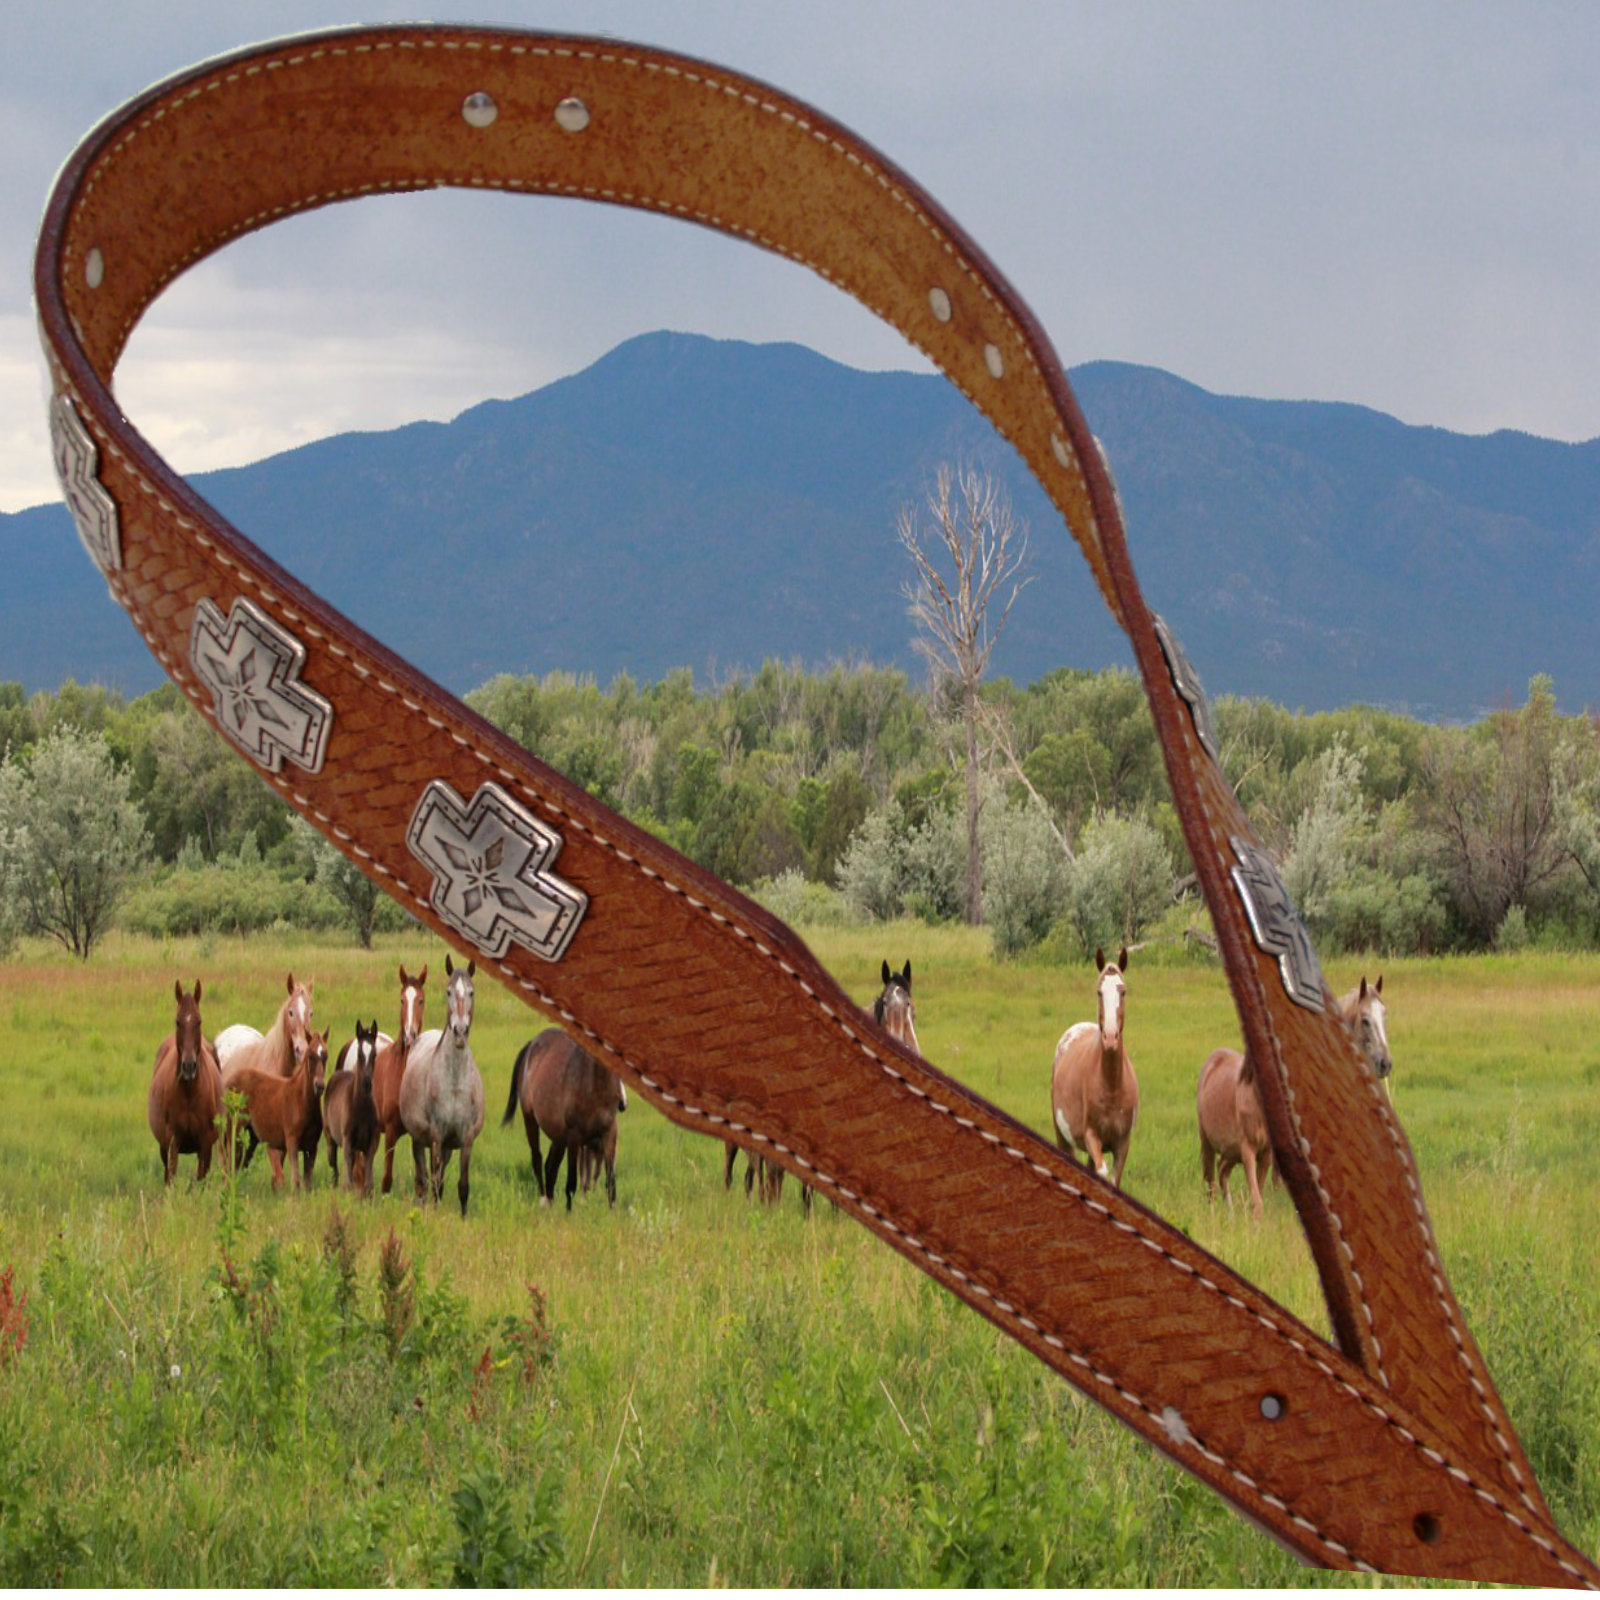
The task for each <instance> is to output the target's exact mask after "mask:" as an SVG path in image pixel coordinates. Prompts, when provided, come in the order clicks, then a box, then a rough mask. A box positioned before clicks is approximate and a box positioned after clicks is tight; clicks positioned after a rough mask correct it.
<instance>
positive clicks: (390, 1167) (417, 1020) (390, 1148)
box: [372, 963, 428, 1194]
mask: <svg viewBox="0 0 1600 1600" xmlns="http://www.w3.org/2000/svg"><path fill="white" fill-rule="evenodd" d="M399 970H400V1032H399V1034H398V1035H397V1036H396V1037H395V1038H393V1039H390V1038H389V1037H388V1036H387V1035H385V1034H381V1033H380V1034H379V1035H378V1051H377V1060H376V1063H375V1064H374V1066H373V1071H372V1104H373V1107H374V1109H375V1110H376V1112H377V1116H378V1131H379V1132H380V1133H381V1134H382V1135H383V1141H384V1150H383V1192H384V1193H385V1194H388V1192H389V1190H390V1189H391V1188H392V1187H393V1186H394V1147H395V1146H396V1145H397V1144H398V1143H399V1142H400V1135H401V1134H403V1133H404V1132H405V1131H406V1129H405V1124H404V1123H403V1122H402V1121H401V1120H400V1085H401V1083H402V1081H403V1080H404V1078H405V1075H406V1057H407V1056H408V1055H409V1054H410V1053H411V1047H412V1045H414V1044H415V1043H416V1042H417V1040H418V1038H419V1037H420V1036H421V1034H422V1013H423V1011H424V1009H425V1007H426V1005H427V995H426V994H425V993H424V985H426V983H427V981H428V968H427V964H426V963H424V964H423V968H422V971H421V972H420V973H418V974H417V976H416V977H414V978H413V977H412V976H411V974H410V973H409V972H407V971H406V969H405V967H404V965H402V966H401V967H400V969H399Z"/></svg>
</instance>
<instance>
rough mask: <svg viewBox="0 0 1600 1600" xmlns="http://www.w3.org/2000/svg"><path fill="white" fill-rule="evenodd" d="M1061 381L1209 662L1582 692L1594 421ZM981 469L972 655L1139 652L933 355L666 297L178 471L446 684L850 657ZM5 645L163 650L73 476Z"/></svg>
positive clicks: (1292, 700)
mask: <svg viewBox="0 0 1600 1600" xmlns="http://www.w3.org/2000/svg"><path fill="white" fill-rule="evenodd" d="M1070 376H1071V381H1072V383H1073V386H1074V388H1075V390H1076V392H1077V394H1078V397H1079V399H1080V401H1081V402H1082V404H1083V407H1084V411H1085V413H1086V414H1087V416H1088V418H1089V421H1090V424H1091V426H1093V427H1094V429H1095V431H1096V433H1097V434H1098V435H1099V436H1100V438H1101V440H1102V441H1103V443H1104V445H1105V447H1106V449H1107V452H1108V454H1109V457H1110V460H1111V463H1112V466H1113V469H1114V471H1115V473H1116V476H1117V481H1118V485H1119V488H1120V490H1121V493H1122V497H1123V502H1124V505H1125V508H1126V510H1127V514H1128V521H1129V528H1130V540H1131V543H1132V550H1133V558H1134V563H1135V566H1136V568H1137V569H1138V571H1139V574H1140V578H1141V581H1142V583H1143V585H1144V588H1145V592H1146V595H1147V597H1148V598H1149V600H1150V602H1151V604H1152V605H1154V606H1155V607H1156V609H1158V610H1159V611H1161V612H1162V613H1163V614H1164V615H1165V616H1166V617H1167V619H1168V620H1169V621H1170V622H1171V623H1172V625H1173V626H1174V628H1175V629H1176V630H1177V632H1178V633H1179V635H1180V637H1181V638H1182V639H1183V641H1184V644H1185V646H1186V648H1187V650H1188V653H1189V655H1190V656H1191V658H1192V659H1193V660H1194V662H1195V663H1196V665H1197V667H1198V668H1199V670H1200V672H1201V675H1202V676H1203V678H1204V679H1205V682H1206V685H1207V687H1208V688H1209V689H1210V690H1211V691H1212V692H1213V693H1216V692H1233V693H1241V694H1264V695H1268V696H1270V697H1272V698H1273V699H1275V700H1279V701H1281V702H1283V703H1285V704H1288V705H1290V706H1301V707H1305V708H1307V709H1318V708H1325V707H1331V706H1336V705H1343V704H1349V703H1351V702H1355V701H1367V702H1371V703H1375V704H1382V705H1387V706H1392V707H1396V708H1400V709H1405V710H1409V711H1411V712H1412V713H1413V714H1416V715H1421V716H1432V717H1443V718H1449V717H1463V716H1470V715H1473V714H1475V713H1476V712H1478V711H1480V710H1482V709H1483V708H1485V707H1488V706H1493V705H1498V704H1503V703H1506V702H1508V701H1520V700H1521V698H1522V696H1523V694H1524V692H1525V690H1526V687H1527V681H1528V679H1529V678H1530V677H1531V676H1532V675H1533V674H1534V673H1536V672H1549V673H1550V674H1551V675H1552V676H1553V677H1554V678H1555V682H1556V691H1557V695H1558V697H1559V699H1560V701H1561V703H1562V704H1563V706H1565V707H1573V708H1576V707H1578V706H1583V705H1591V704H1595V705H1600V657H1597V654H1596V652H1595V651H1594V650H1593V649H1592V648H1591V647H1589V645H1588V638H1587V634H1588V630H1589V628H1590V627H1591V626H1592V625H1593V619H1594V617H1595V616H1596V612H1597V606H1596V601H1597V600H1600V585H1597V579H1600V440H1596V441H1592V442H1590V443H1588V444H1583V445H1567V444H1559V443H1554V442H1552V441H1549V440H1541V439H1535V438H1532V437H1529V436H1527V435H1524V434H1516V433H1497V434H1493V435H1490V436H1487V437H1465V436H1462V435H1458V434H1451V433H1447V432H1444V431H1442V430H1440V429H1436V428H1416V427H1408V426H1405V425H1403V424H1401V423H1399V422H1397V421H1395V420H1394V419H1393V418H1391V417H1386V416H1383V415H1382V414H1380V413H1378V412H1374V411H1370V410H1366V409H1364V408H1361V407H1357V406H1349V405H1333V404H1324V403H1316V402H1281V401H1262V400H1250V399H1238V398H1230V397H1225V396H1219V395H1213V394H1209V393H1207V392H1206V391H1205V390H1203V389H1199V388H1197V387H1195V386H1194V385H1193V384H1189V383H1185V382H1184V381H1182V380H1181V379H1179V378H1176V377H1173V376H1171V375H1170V374H1168V373H1164V372H1160V371H1157V370H1155V369H1152V368H1146V367H1133V366H1127V365H1122V364H1119V363H1114V362H1096V363H1093V364H1091V365H1088V366H1084V367H1080V368H1077V369H1075V370H1074V371H1073V372H1072V373H1071V375H1070ZM947 460H974V461H976V462H978V463H979V464H980V465H983V466H987V467H989V468H991V469H992V470H994V471H995V472H996V473H997V474H999V475H1000V476H1001V477H1002V478H1003V479H1004V480H1005V481H1006V483H1007V485H1008V487H1009V488H1010V491H1011V495H1012V499H1013V503H1014V506H1015V508H1016V510H1017V512H1018V514H1019V515H1020V516H1021V517H1022V518H1023V519H1024V520H1025V521H1026V522H1027V523H1028V525H1029V527H1030V529H1031V544H1030V551H1031V557H1032V570H1033V571H1034V572H1035V574H1036V581H1035V582H1034V583H1033V584H1032V586H1031V587H1030V588H1029V589H1028V590H1027V591H1026V592H1025V593H1024V595H1023V596H1022V598H1021V599H1020V600H1019V601H1018V603H1017V606H1016V608H1015V610H1014V611H1013V612H1012V616H1011V621H1010V624H1009V626H1008V628H1007V631H1006V633H1005V635H1004V637H1003V639H1002V640H1001V643H1000V646H999V648H998V649H997V650H996V653H995V657H994V662H993V669H992V670H993V671H994V672H996V673H1004V674H1008V675H1010V676H1011V677H1013V678H1016V679H1018V680H1019V681H1029V680H1031V679H1033V678H1036V677H1038V676H1040V675H1041V674H1043V673H1045V672H1048V671H1050V670H1052V669H1053V668H1055V667H1058V666H1082V667H1100V666H1104V665H1107V664H1110V663H1117V662H1120V663H1127V662H1128V661H1129V660H1130V659H1131V658H1130V655H1129V652H1128V650H1127V647H1126V645H1125V644H1124V643H1123V641H1122V638H1121V635H1120V634H1119V633H1118V632H1117V630H1116V628H1115V626H1114V625H1113V623H1112V622H1111V620H1110V617H1109V615H1108V614H1107V612H1106V609H1105V606H1104V604H1103V603H1102V602H1101V600H1100V598H1099V596H1098V594H1097V593H1096V591H1095V590H1094V588H1093V586H1092V584H1091V582H1090V580H1089V578H1088V575H1087V568H1086V567H1085V565H1084V563H1083V560H1082V558H1081V556H1080V555H1079V554H1078V551H1077V548H1076V546H1075V545H1074V544H1073V543H1072V541H1071V539H1070V538H1069V537H1068V536H1067V534H1066V532H1065V530H1064V529H1063V528H1062V526H1061V524H1060V521H1059V519H1058V518H1057V517H1056V515H1055V513H1054V512H1053V511H1052V510H1051V508H1050V507H1049V505H1048V503H1047V502H1046V500H1045V498H1044V496H1043V494H1042V492H1041V491H1040V490H1039V489H1038V488H1037V486H1036V485H1034V484H1033V482H1032V480H1031V478H1029V477H1028V476H1027V475H1026V473H1025V472H1024V471H1023V469H1022V467H1021V465H1020V463H1019V461H1018V460H1017V458H1016V456H1015V454H1014V453H1013V452H1012V451H1011V449H1010V447H1009V446H1007V445H1005V444H1004V443H1003V442H1001V441H999V440H998V439H997V438H996V436H995V435H994V434H993V432H992V430H991V429H990V428H989V427H988V425H987V423H985V422H984V421H983V419H982V418H981V417H979V416H978V414H977V413H976V412H975V411H974V410H973V409H972V408H971V407H970V405H968V403H967V402H966V401H965V400H964V399H963V398H962V397H961V396H960V395H959V394H957V393H956V391H955V390H954V389H953V388H951V387H950V385H948V384H947V383H945V381H944V380H943V379H941V378H938V377H933V376H925V375H919V374H911V373H882V372H876V373H866V372H858V371H855V370H853V369H850V368H847V367H843V366H839V365H837V364H836V363H834V362H831V361H828V360H826V359H824V358H823V357H821V356H819V355H817V354H815V353H814V352H811V351H809V350H805V349H802V348H800V347H799V346H795V345H749V344H742V343H735V342H729V341H716V340H710V339H705V338H701V337H698V336H691V335H684V334H671V333H660V334H650V335H645V336H643V337H640V338H637V339H633V340H630V341H629V342H628V343H626V344H624V345H621V346H619V347H618V348H617V349H616V350H614V351H612V352H611V353H610V354H609V355H607V356H605V357H604V358H603V359H602V360H600V361H598V362H596V363H595V364H594V365H593V366H592V367H590V368H588V369H587V370H586V371H584V372H581V373H579V374H577V375H575V376H573V377H570V378H565V379H562V380H561V381H559V382H557V383H553V384H550V385H548V386H547V387H545V388H543V389H539V390H537V391H535V392H534V393H532V394H529V395H524V396H523V397H522V398H520V399H517V400H509V401H490V402H488V403H486V404H484V405H480V406H476V407H474V408H473V409H471V410H469V411H467V412H465V413H463V414H462V415H461V416H459V417H457V418H456V419H455V420H454V421H453V422H450V423H416V424H413V425H411V426H409V427H404V428H399V429H396V430H394V431H392V432H387V433H372V434H345V435H340V436H338V437H336V438H332V439H327V440H323V441H321V442H320V443H317V444H313V445H307V446H304V447H302V448H300V449H297V450H293V451H289V452H287V453H285V454H283V455H279V456H275V457H272V458H271V459H269V460H266V461H262V462H258V463H256V464H255V465H253V466H249V467H241V468H236V469H232V470H229V471H225V472H214V473H208V474H202V475H200V476H198V477H197V478H196V480H195V481H196V485H197V487H198V488H199V490H200V492H201V493H203V494H204V495H206V497H207V498H208V499H210V500H211V501H212V502H213V503H214V504H216V505H217V506H218V507H219V509H220V510H222V512H223V513H224V514H225V515H226V516H227V517H229V518H230V519H231V520H232V521H233V522H234V523H235V524H236V525H237V526H239V527H240V528H241V529H243V530H244V531H245V532H246V533H247V534H248V535H249V536H250V537H251V538H252V539H254V540H255V541H256V542H257V543H258V544H260V545H261V546H262V547H263V548H264V549H266V550H268V551H269V552H270V553H271V554H272V555H273V556H274V557H276V558H277V559H278V560H279V561H281V562H282V563H283V564H284V565H285V566H287V567H289V568H290V569H291V570H292V571H294V572H296V573H298V574H300V575H301V576H302V577H303V578H304V579H305V580H306V581H307V582H309V583H310V584H311V585H312V587H314V588H316V589H318V590H319V591H320V592H321V593H322V594H323V595H324V596H325V597H326V598H327V599H329V600H330V601H331V602H332V603H333V604H334V605H336V606H338V607H339V608H340V609H341V610H343V611H345V612H347V613H348V614H349V615H350V616H351V617H353V618H354V619H355V620H356V621H358V622H359V623H361V625H362V626H363V627H365V628H367V629H368V630H369V631H370V632H372V633H373V634H375V635H376V636H377V637H379V638H381V639H383V640H385V641H386V642H387V643H389V644H390V645H392V646H393V647H394V648H396V649H397V650H398V651H399V652H400V653H401V654H403V655H405V656H407V657H409V658H410V659H411V660H412V661H413V662H414V663H415V664H416V665H417V666H418V667H419V668H421V669H422V670H423V671H425V672H427V673H429V674H430V675H432V676H434V677H436V678H438V679H439V680H440V681H441V682H443V683H444V684H446V685H447V686H448V687H450V688H452V689H455V690H457V691H460V690H464V689H467V688H470V687H472V686H473V685H475V684H478V683H481V682H483V681H484V680H485V679H486V678H488V677H490V676H491V675H493V674H494V673H496V672H503V671H504V672H518V673H522V672H540V673H542V672H547V671H549V670H551V669H554V668H564V669H567V670H570V671H574V672H580V673H582V672H589V673H593V674H594V675H595V676H596V677H597V678H599V679H600V680H601V681H602V682H606V681H609V679H610V678H611V677H612V676H614V675H615V674H616V673H618V672H621V671H627V672H630V673H632V674H633V675H634V676H635V677H637V678H655V677H659V676H660V675H662V674H663V673H665V672H666V671H668V670H669V669H671V668H672V667H675V666H689V667H692V668H694V669H695V671H696V672H697V673H698V674H701V675H705V674H707V673H711V672H726V671H729V670H732V669H736V668H741V667H754V666H757V665H759V664H760V663H761V661H763V660H764V659H766V658H768V657H778V658H781V659H784V660H799V661H803V662H805V663H807V664H810V665H819V664H823V663H825V662H827V661H829V660H832V659H836V658H848V657H862V656H864V657H868V658H870V659H873V660H876V661H895V662H899V663H901V664H903V665H905V666H906V667H907V668H908V669H910V670H916V665H915V658H914V656H913V654H912V651H911V648H910V640H911V628H910V623H909V621H908V619H907V617H906V611H905V602H904V598H903V596H902V593H901V587H902V584H903V582H904V580H905V578H906V577H907V575H908V570H909V569H908V564H907V561H906V559H905V557H904V555H903V554H902V552H901V551H900V548H899V546H898V544H897V542H896V537H895V519H896V515H897V513H898V512H899V510H900V508H901V507H902V506H905V505H910V504H915V505H917V506H918V507H920V506H921V504H922V501H923V499H924V496H925V494H926V490H927V487H928V485H929V483H930V481H931V479H932V476H933V473H934V470H935V468H936V467H937V465H938V464H939V463H940V462H943V461H947ZM0 551H3V552H4V559H5V571H6V580H5V583H4V586H3V588H0V680H5V679H18V680H21V681H22V682H23V683H24V684H25V685H26V686H27V687H28V688H30V689H34V688H41V687H53V686H55V685H56V684H58V683H60V682H61V681H63V680H64V679H66V678H68V677H76V678H77V679H79V680H80V681H87V680H91V679H94V680H98V681H101V682H106V683H111V684H114V685H116V686H118V687H121V688H123V689H124V690H126V691H128V692H139V691H142V690H144V689H146V688H149V687H153V686H154V685H155V684H156V683H158V682H159V681H160V680H161V673H160V670H159V668H158V667H157V666H156V664H155V662H154V660H153V659H152V658H151V657H150V656H149V654H148V653H147V651H146V650H145V647H144V645H143V644H142V642H141V641H140V640H139V638H138V636H137V634H136V633H135V632H134V630H133V628H132V626H131V624H129V623H128V622H127V620H126V619H125V618H123V617H122V614H121V612H120V611H119V610H118V608H117V607H115V606H114V605H113V604H111V603H110V602H109V601H108V600H107V599H106V596H105V589H104V585H103V584H102V583H101V581H100V579H99V577H98V575H97V574H96V573H95V571H94V569H93V567H92V566H91V565H90V563H89V562H88V561H87V560H86V559H85V557H84V555H83V553H82V551H81V549H80V548H79V546H78V543H77V540H76V539H75V538H74V537H73V535H72V531H71V526H70V523H69V521H68V518H67V514H66V512H65V510H64V509H63V508H61V507H59V506H47V507H37V508H35V509H33V510H29V511H25V512H19V513H15V514H13V515H9V516H5V515H0Z"/></svg>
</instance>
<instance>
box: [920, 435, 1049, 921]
mask: <svg viewBox="0 0 1600 1600" xmlns="http://www.w3.org/2000/svg"><path fill="white" fill-rule="evenodd" d="M928 510H929V512H930V513H931V514H932V517H933V529H932V535H931V536H928V535H925V534H924V532H923V530H922V526H921V524H920V523H919V522H918V520H917V517H916V513H915V511H914V510H913V509H912V508H911V507H909V506H908V507H905V508H903V509H902V510H901V512H900V517H899V523H898V531H899V536H900V543H901V545H902V547H903V548H904V549H905V552H906V554H907V555H908V556H910V557H911V562H912V566H913V568H914V569H915V574H916V576H915V578H914V580H913V581H912V582H909V583H907V584H906V585H905V587H904V593H905V597H906V599H907V601H908V602H909V608H910V612H911V616H912V618H913V620H914V621H915V622H916V624H917V628H918V636H917V639H916V640H915V644H916V649H917V652H918V653H919V654H920V655H921V656H922V657H923V658H924V659H925V660H926V661H927V662H928V665H929V667H930V668H931V669H932V671H933V673H934V675H935V677H936V678H937V677H940V676H947V677H951V678H953V679H954V680H955V681H956V682H957V683H958V684H959V685H960V692H961V715H962V723H963V727H964V730H965V733H966V746H967V874H966V896H965V899H966V904H965V908H964V914H965V917H966V920H967V921H968V922H969V923H972V924H974V925H976V924H978V923H980V922H982V921H983V855H982V848H981V843H980V840H979V836H978V816H979V811H980V808H981V801H980V797H979V784H978V776H979V774H978V689H979V685H980V684H981V683H982V682H983V675H984V673H985V672H986V671H987V670H988V667H989V657H990V656H991V655H992V654H993V653H994V647H995V645H996V644H997V643H998V642H999V639H1000V634H1001V632H1002V631H1003V630H1004V628H1005V624H1006V619H1007V618H1008V617H1009V616H1010V615H1011V608H1012V606H1013V605H1015V604H1016V600H1017V596H1018V595H1019V594H1021V593H1022V591H1023V590H1024V589H1025V588H1026V587H1027V586H1028V584H1029V583H1031V582H1032V581H1033V580H1032V577H1031V576H1028V577H1024V576H1023V575H1022V574H1023V569H1024V567H1025V566H1026V564H1027V556H1028V535H1027V530H1026V528H1025V527H1024V526H1023V525H1022V524H1020V523H1019V522H1018V521H1017V520H1016V518H1015V516H1014V515H1013V513H1012V510H1011V504H1010V501H1009V500H1008V499H1007V497H1006V494H1005V491H1004V490H1003V489H1002V488H1001V487H1000V485H999V484H998V483H996V482H995V480H994V479H993V478H991V477H990V476H989V475H988V474H987V473H980V472H978V471H977V470H976V469H975V468H972V467H963V468H961V469H959V470H957V469H954V468H952V467H950V466H949V465H944V466H941V467H940V468H939V471H938V474H937V476H936V478H935V481H934V487H933V491H932V493H931V494H930V495H929V496H928ZM1019 540H1020V543H1017V541H1019ZM1014 543H1015V544H1016V545H1017V547H1016V548H1013V545H1014ZM1007 585H1009V586H1010V590H1009V593H1007V594H1006V596H1005V599H1004V602H1003V604H1001V605H1000V607H999V612H998V614H997V615H995V614H993V610H994V606H995V602H996V597H997V596H998V595H999V594H1000V593H1001V591H1002V590H1004V589H1005V588H1006V586H1007Z"/></svg>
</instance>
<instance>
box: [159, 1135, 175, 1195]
mask: <svg viewBox="0 0 1600 1600" xmlns="http://www.w3.org/2000/svg"><path fill="white" fill-rule="evenodd" d="M161 1165H162V1167H163V1168H164V1169H165V1171H166V1174H167V1187H168V1188H169V1189H170V1188H171V1187H172V1180H173V1179H174V1178H175V1177H177V1175H178V1136H177V1135H176V1134H173V1135H172V1137H171V1138H170V1139H168V1140H167V1143H166V1147H165V1148H164V1149H163V1150H162V1152H161Z"/></svg>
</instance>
